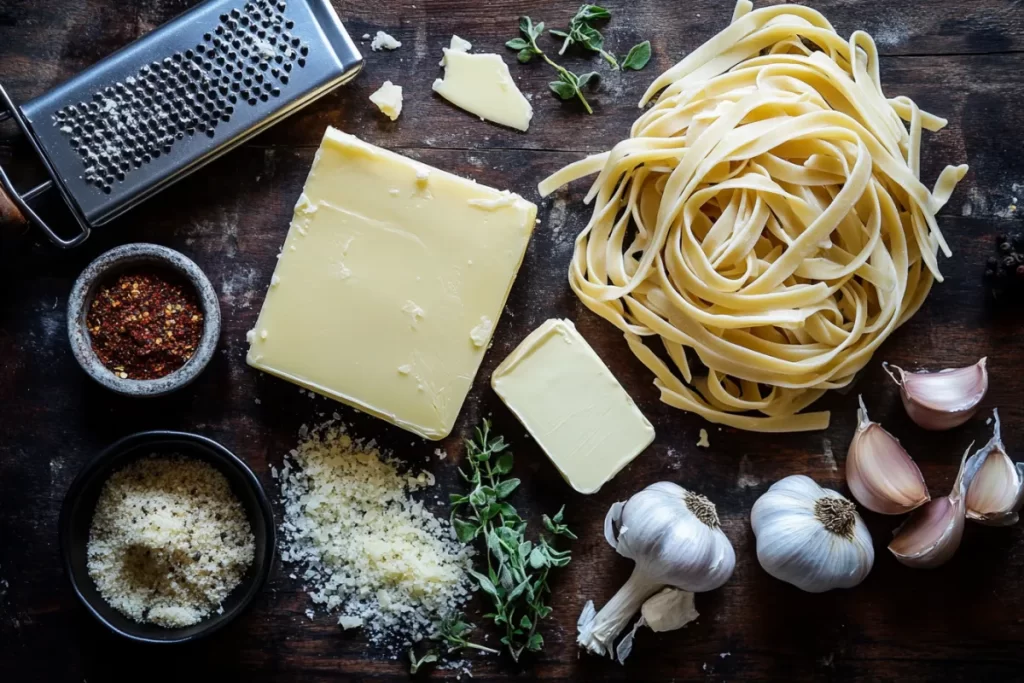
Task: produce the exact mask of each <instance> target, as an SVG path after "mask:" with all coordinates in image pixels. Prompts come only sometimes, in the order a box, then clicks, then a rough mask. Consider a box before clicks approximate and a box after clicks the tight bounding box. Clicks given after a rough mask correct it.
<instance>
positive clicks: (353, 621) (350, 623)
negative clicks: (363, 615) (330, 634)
mask: <svg viewBox="0 0 1024 683" xmlns="http://www.w3.org/2000/svg"><path fill="white" fill-rule="evenodd" d="M362 625H363V620H362V619H360V618H359V617H346V616H344V615H342V616H340V617H338V626H340V627H342V628H343V629H346V630H347V629H350V628H360V627H362Z"/></svg>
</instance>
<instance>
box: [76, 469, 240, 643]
mask: <svg viewBox="0 0 1024 683" xmlns="http://www.w3.org/2000/svg"><path fill="white" fill-rule="evenodd" d="M254 551H255V539H254V538H253V535H252V529H251V527H250V525H249V519H248V518H247V517H246V514H245V509H244V508H243V507H242V504H241V503H240V502H239V501H238V498H236V497H235V494H234V493H232V491H231V485H230V484H229V483H228V480H227V478H226V477H225V476H224V475H223V474H221V473H220V472H219V471H217V469H216V468H214V467H213V466H212V465H210V464H208V463H206V462H203V461H201V460H197V459H194V458H186V457H181V456H169V457H166V456H150V457H147V458H142V459H140V460H137V461H135V462H132V463H130V464H129V465H127V466H126V467H124V468H123V469H121V470H118V471H117V472H115V473H114V474H113V475H111V477H110V479H108V480H107V482H106V483H105V484H104V485H103V490H102V491H101V493H100V496H99V500H98V501H97V503H96V511H95V512H94V513H93V518H92V524H91V526H90V528H89V542H88V545H87V546H86V553H87V555H88V569H89V576H91V577H92V579H93V581H94V582H95V583H96V588H97V589H98V590H99V592H100V595H102V596H103V598H104V599H105V600H106V601H107V602H108V603H110V605H111V606H112V607H113V608H114V609H116V610H117V611H119V612H121V613H122V614H124V615H125V616H127V617H128V618H130V619H133V620H135V621H138V622H142V623H147V622H148V623H153V624H157V625H159V626H164V627H166V628H181V627H184V626H191V625H192V624H196V623H199V622H200V621H202V620H203V619H204V618H206V617H207V616H208V615H209V614H210V613H211V612H214V611H216V612H218V613H219V612H222V611H223V608H222V607H221V603H222V602H223V601H224V599H225V598H227V597H228V595H229V594H230V593H231V591H232V590H234V588H235V587H236V586H237V585H238V584H239V583H240V582H241V581H242V578H243V577H244V576H245V573H246V571H247V570H248V568H249V565H251V564H252V561H253V554H254Z"/></svg>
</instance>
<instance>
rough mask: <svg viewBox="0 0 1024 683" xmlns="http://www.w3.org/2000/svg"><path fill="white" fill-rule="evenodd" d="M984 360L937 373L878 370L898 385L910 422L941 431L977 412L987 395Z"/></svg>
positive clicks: (894, 366) (897, 369)
mask: <svg viewBox="0 0 1024 683" xmlns="http://www.w3.org/2000/svg"><path fill="white" fill-rule="evenodd" d="M987 360H988V359H986V358H982V359H981V360H979V361H978V362H977V363H975V364H974V365H969V366H967V367H966V368H951V369H949V370H940V371H939V372H906V371H904V370H903V368H900V367H898V366H896V365H889V364H888V363H882V368H883V369H884V370H885V371H886V372H887V373H889V376H890V377H892V380H893V381H894V382H896V384H898V385H899V387H900V398H902V399H903V407H904V408H906V409H907V415H909V416H910V419H911V420H913V421H914V422H915V423H916V424H917V425H918V426H919V427H922V428H924V429H930V430H933V431H941V430H944V429H952V428H953V427H959V426H960V425H962V424H963V423H964V422H967V420H969V419H971V417H972V416H973V415H974V413H976V412H977V411H978V407H979V405H980V404H981V399H983V398H985V392H987V391H988V370H987V369H986V367H985V365H986V362H987ZM890 368H891V369H890Z"/></svg>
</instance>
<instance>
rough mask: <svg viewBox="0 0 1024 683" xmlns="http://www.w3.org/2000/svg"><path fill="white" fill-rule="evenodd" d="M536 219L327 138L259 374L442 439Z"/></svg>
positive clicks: (252, 350)
mask: <svg viewBox="0 0 1024 683" xmlns="http://www.w3.org/2000/svg"><path fill="white" fill-rule="evenodd" d="M536 213H537V207H536V206H534V205H533V204H531V203H530V202H528V201H526V200H524V199H522V198H521V197H519V196H518V195H514V194H511V193H508V192H499V191H498V190H495V189H492V188H489V187H485V186H483V185H479V184H477V183H474V182H472V181H470V180H466V179H464V178H460V177H458V176H455V175H452V174H450V173H446V172H444V171H441V170H438V169H436V168H432V167H430V166H427V165H425V164H422V163H419V162H416V161H413V160H411V159H407V158H406V157H403V156H400V155H398V154H394V153H392V152H389V151H387V150H384V149H381V148H379V147H375V146H373V145H371V144H368V143H366V142H363V141H361V140H359V139H358V138H355V137H353V136H351V135H348V134H345V133H342V132H340V131H338V130H335V129H334V128H328V129H327V132H326V134H325V135H324V139H323V142H322V144H321V146H320V149H319V151H318V152H317V154H316V158H315V159H314V162H313V167H312V169H311V170H310V172H309V177H308V178H307V180H306V185H305V187H304V189H303V192H302V194H301V195H300V197H299V201H298V202H297V204H296V206H295V214H294V217H293V219H292V223H291V227H290V228H289V230H288V235H287V237H286V238H285V241H284V246H283V248H282V251H281V255H280V258H279V260H278V263H277V267H276V269H275V271H274V274H273V277H272V278H271V285H270V287H269V289H268V290H267V295H266V299H265V300H264V302H263V308H262V309H261V311H260V315H259V319H258V320H257V323H256V327H255V328H254V329H253V331H252V333H251V334H250V335H249V344H250V346H249V352H248V355H247V357H246V361H247V362H248V363H249V365H251V366H253V367H255V368H258V369H260V370H263V371H265V372H268V373H271V374H273V375H276V376H278V377H281V378H283V379H286V380H288V381H291V382H294V383H296V384H298V385H300V386H303V387H306V388H308V389H311V390H313V391H316V392H318V393H320V394H323V395H325V396H329V397H331V398H333V399H336V400H338V401H341V402H343V403H346V404H349V405H352V406H354V407H356V408H359V409H360V410H363V411H365V412H367V413H370V414H372V415H376V416H377V417H380V418H382V419H385V420H387V421H389V422H391V423H393V424H396V425H398V426H399V427H402V428H404V429H407V430H409V431H411V432H413V433H415V434H419V435H420V436H423V437H425V438H428V439H442V438H444V437H445V436H447V435H448V434H449V433H450V432H451V430H452V427H453V426H454V424H455V420H456V418H457V417H458V414H459V410H460V409H461V407H462V404H463V402H464V401H465V398H466V395H467V393H468V392H469V389H470V387H471V385H472V383H473V379H474V377H475V376H476V373H477V369H478V368H479V366H480V362H481V360H482V359H483V356H484V353H485V352H486V350H487V345H488V344H489V342H490V339H491V336H492V333H493V329H494V326H495V325H496V324H497V321H498V319H499V318H500V315H501V312H502V309H503V308H504V305H505V300H506V298H507V297H508V293H509V290H510V289H511V287H512V282H513V280H514V279H515V276H516V272H517V271H518V269H519V265H520V263H521V262H522V259H523V255H524V253H525V251H526V246H527V243H528V242H529V239H530V235H531V233H532V231H533V228H534V221H535V217H536Z"/></svg>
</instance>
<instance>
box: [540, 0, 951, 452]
mask: <svg viewBox="0 0 1024 683" xmlns="http://www.w3.org/2000/svg"><path fill="white" fill-rule="evenodd" d="M659 93H660V95H659ZM655 96H657V102H656V104H654V106H652V107H651V108H650V109H648V110H646V111H645V112H644V113H643V114H642V115H641V116H640V117H639V118H638V119H637V120H636V122H635V123H634V124H633V127H632V129H631V132H630V137H629V138H628V139H626V140H623V141H622V142H620V143H618V144H617V145H615V147H613V148H612V149H611V150H610V151H608V152H605V153H602V154H596V155H592V156H589V157H586V158H585V159H582V160H580V161H577V162H575V163H573V164H570V165H569V166H566V167H565V168H563V169H562V170H560V171H558V172H556V173H555V174H553V175H552V176H550V177H549V178H547V179H545V180H544V181H542V182H541V183H540V185H539V190H540V193H541V194H542V195H548V194H550V193H551V192H553V191H554V190H555V189H557V188H558V187H561V186H562V185H565V184H567V183H569V182H572V181H574V180H578V179H579V178H582V177H585V176H588V175H593V174H595V173H596V174H597V179H596V180H595V181H594V183H593V185H592V186H591V188H590V191H589V192H588V193H587V196H586V200H585V201H586V202H587V203H593V205H594V209H593V214H592V216H591V219H590V222H589V223H588V224H587V226H586V228H585V229H584V230H583V231H582V232H581V233H580V235H579V236H578V237H577V239H576V246H575V250H574V253H573V260H572V264H571V266H570V269H569V283H570V285H571V286H572V289H573V291H575V292H576V294H577V296H579V298H580V299H581V300H582V301H583V303H584V304H585V305H586V306H587V307H588V308H589V309H590V310H592V311H594V312H595V313H597V314H598V315H600V316H602V317H603V318H605V319H606V320H608V321H609V322H610V323H612V324H613V325H615V326H616V327H618V328H619V329H620V330H622V331H623V332H624V333H625V336H626V341H627V343H628V345H629V348H630V349H631V350H632V351H633V353H634V354H635V355H636V356H637V358H639V359H640V361H641V362H643V363H644V365H646V366H647V367H648V368H649V369H650V370H651V372H653V373H654V375H655V377H656V380H655V385H656V386H657V387H658V389H659V390H660V391H661V399H662V401H664V402H665V403H668V404H669V405H673V406H675V407H678V408H680V409H682V410H686V411H690V412H693V413H697V414H698V415H701V416H703V417H704V418H706V419H707V420H709V421H711V422H715V423H719V424H725V425H730V426H733V427H737V428H740V429H747V430H752V431H763V432H778V431H807V430H815V429H824V428H825V427H827V426H828V421H829V414H828V413H827V412H811V413H801V412H800V411H802V410H804V409H805V408H807V407H808V406H809V405H810V404H812V403H813V402H814V401H816V400H817V399H818V398H819V397H821V396H822V395H823V394H824V393H825V391H826V390H828V389H836V388H841V387H844V386H847V385H849V384H850V383H851V382H852V381H853V379H854V377H855V376H856V374H857V373H858V372H859V371H860V370H861V369H862V368H863V367H864V366H865V365H866V364H867V362H868V361H869V360H870V359H871V356H872V354H873V353H874V352H875V350H876V349H877V348H878V346H879V345H880V344H881V343H882V342H883V341H884V340H885V339H886V338H887V337H888V336H889V335H890V334H892V332H893V331H894V330H895V329H896V328H897V327H898V326H899V325H901V324H903V323H904V322H906V321H907V320H908V319H909V318H910V317H911V316H912V315H913V314H914V313H915V312H916V311H917V310H918V308H920V306H921V304H922V303H923V302H924V299H925V297H926V296H927V294H928V291H929V290H930V289H931V286H932V283H933V281H934V280H939V281H941V280H942V275H941V274H940V272H939V267H938V258H937V256H938V252H939V250H941V251H942V252H943V253H944V254H945V255H946V256H949V255H950V253H951V252H950V250H949V247H948V245H947V244H946V241H945V239H944V238H943V236H942V233H941V232H940V231H939V227H938V224H937V222H936V220H935V214H936V213H937V212H938V211H939V209H941V208H942V207H943V206H944V205H945V204H946V202H947V201H948V200H949V197H950V195H951V194H952V192H953V190H954V188H955V187H956V184H957V183H958V182H959V181H960V180H961V179H962V178H963V176H964V174H965V173H966V172H967V166H966V165H960V166H948V167H947V168H946V169H945V170H944V171H943V172H942V173H941V174H940V176H939V179H938V181H937V182H936V184H935V187H934V189H932V190H929V189H928V188H927V187H926V186H925V185H924V184H923V183H922V182H921V180H920V154H921V132H922V130H929V131H937V130H940V129H941V128H942V127H943V126H945V125H946V121H945V120H944V119H942V118H939V117H937V116H933V115H931V114H928V113H927V112H923V111H921V110H920V109H919V108H918V106H917V105H916V104H915V103H914V102H913V101H912V100H910V99H909V98H907V97H902V96H901V97H895V98H892V99H887V98H886V97H885V95H884V94H883V92H882V86H881V82H880V80H879V71H878V51H877V49H876V48H875V43H874V41H873V40H872V38H871V36H869V35H868V34H867V33H864V32H863V31H855V32H854V33H853V34H852V35H851V36H850V38H849V39H848V40H844V39H843V38H842V37H840V36H839V35H838V34H837V33H836V32H835V30H834V29H833V28H832V25H831V24H829V22H828V21H827V20H826V19H825V17H824V16H822V15H821V14H820V13H819V12H817V11H815V10H813V9H810V8H808V7H802V6H797V5H778V6H773V7H766V8H763V9H759V10H754V9H753V5H752V4H751V3H750V2H749V1H748V0H740V2H738V3H737V5H736V10H735V12H734V14H733V20H732V23H731V24H730V25H729V26H728V27H727V28H726V29H725V30H723V31H722V32H720V33H719V34H718V35H716V36H715V37H714V38H712V39H711V40H709V41H708V42H706V43H705V44H704V45H702V46H701V47H699V48H698V49H697V50H695V51H694V52H692V53H690V55H688V56H687V57H686V58H685V59H683V60H682V61H681V62H679V63H678V64H676V65H675V66H673V67H672V68H670V69H669V70H668V71H666V72H665V73H663V74H662V75H661V76H659V77H658V78H657V79H655V81H654V82H653V83H652V84H651V86H650V88H648V90H647V93H646V94H645V95H644V97H643V99H642V100H641V102H640V106H641V107H643V106H645V105H646V104H647V103H648V102H649V101H651V100H652V99H654V98H655ZM908 124H909V125H908ZM655 337H659V338H660V340H661V342H662V344H661V348H662V350H664V354H659V353H656V351H655V350H654V348H652V346H651V343H650V342H651V340H652V339H653V338H655ZM686 349H690V350H691V352H692V353H693V354H695V355H696V357H697V358H698V359H699V360H700V362H701V363H702V364H703V365H704V366H705V368H706V369H707V374H706V375H702V374H701V373H700V371H699V370H697V369H696V368H695V367H691V361H692V358H690V359H688V358H687V352H686ZM666 359H667V360H666ZM695 371H696V372H695Z"/></svg>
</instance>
